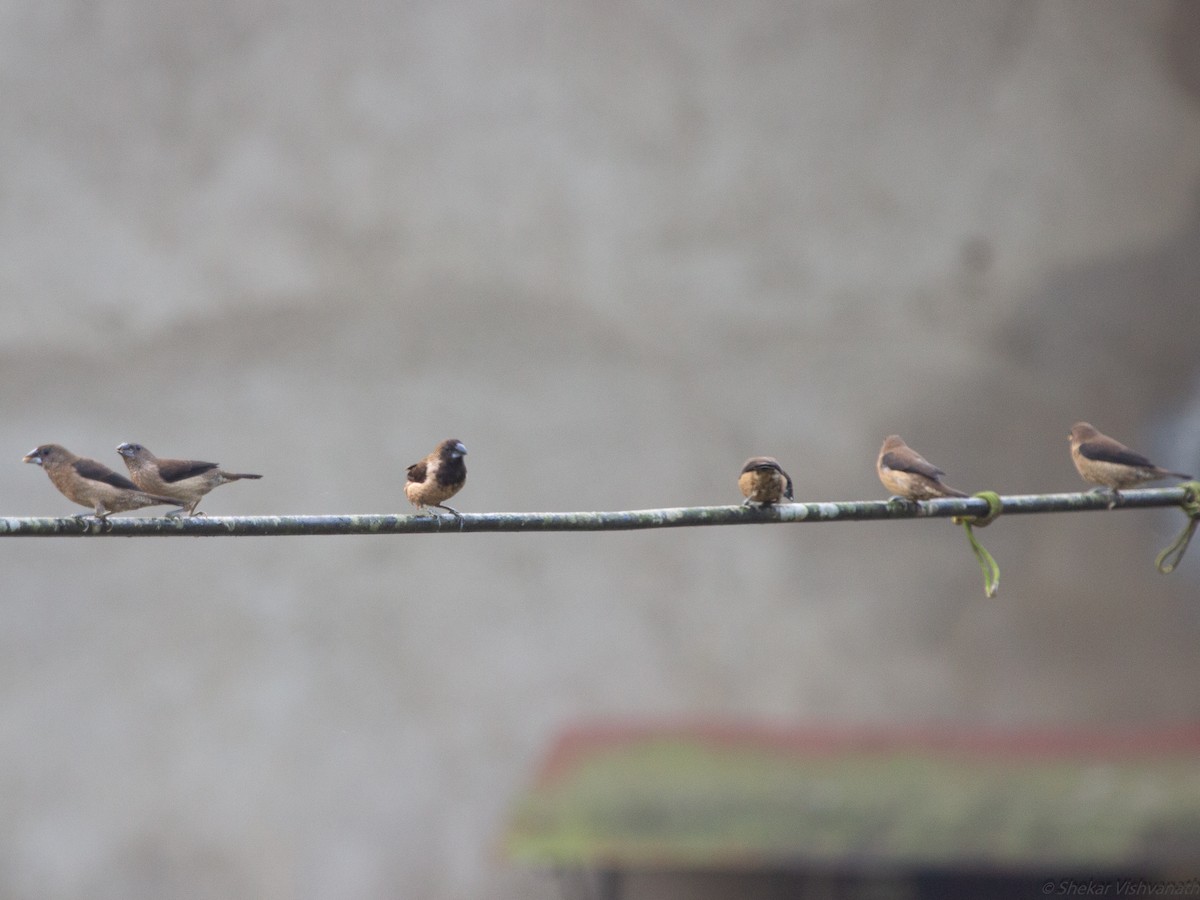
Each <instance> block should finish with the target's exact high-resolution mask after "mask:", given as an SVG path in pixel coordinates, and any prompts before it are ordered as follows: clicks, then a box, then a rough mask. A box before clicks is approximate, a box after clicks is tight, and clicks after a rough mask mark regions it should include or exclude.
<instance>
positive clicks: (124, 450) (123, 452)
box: [117, 444, 129, 456]
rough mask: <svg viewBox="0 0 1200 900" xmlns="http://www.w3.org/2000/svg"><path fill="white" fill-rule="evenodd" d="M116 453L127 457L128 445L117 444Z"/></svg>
mask: <svg viewBox="0 0 1200 900" xmlns="http://www.w3.org/2000/svg"><path fill="white" fill-rule="evenodd" d="M117 452H118V453H120V454H121V455H122V456H129V445H128V444H117Z"/></svg>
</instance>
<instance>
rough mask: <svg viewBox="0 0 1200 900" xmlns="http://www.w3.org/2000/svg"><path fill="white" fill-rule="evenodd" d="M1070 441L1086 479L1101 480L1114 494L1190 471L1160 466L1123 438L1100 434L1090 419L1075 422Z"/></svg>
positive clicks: (1096, 482) (1100, 483)
mask: <svg viewBox="0 0 1200 900" xmlns="http://www.w3.org/2000/svg"><path fill="white" fill-rule="evenodd" d="M1067 439H1068V440H1069V441H1070V442H1071V461H1072V462H1073V463H1075V468H1076V469H1077V470H1078V471H1079V474H1080V475H1081V476H1082V477H1083V480H1084V481H1087V482H1090V483H1091V484H1098V485H1101V486H1103V487H1106V488H1108V489H1109V490H1111V491H1112V492H1113V494H1114V499H1115V495H1116V494H1117V492H1119V491H1120V490H1122V489H1123V488H1131V487H1137V486H1138V485H1139V484H1144V483H1145V482H1147V481H1157V480H1158V479H1160V478H1183V479H1187V480H1191V477H1192V476H1191V475H1184V474H1183V473H1182V472H1170V471H1168V470H1167V469H1163V468H1160V467H1158V466H1156V465H1155V464H1154V463H1152V462H1150V460H1148V459H1146V457H1144V456H1142V454H1140V453H1135V452H1134V451H1133V450H1130V449H1129V448H1128V447H1126V446H1125V445H1124V444H1122V443H1121V442H1120V441H1117V440H1113V439H1112V438H1110V437H1109V436H1108V435H1106V434H1101V433H1100V432H1099V431H1097V430H1096V429H1095V428H1093V427H1092V426H1091V425H1089V424H1088V423H1087V422H1076V423H1075V424H1074V425H1072V426H1071V433H1070V434H1069V435H1068V436H1067Z"/></svg>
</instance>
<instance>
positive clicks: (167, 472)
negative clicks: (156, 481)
mask: <svg viewBox="0 0 1200 900" xmlns="http://www.w3.org/2000/svg"><path fill="white" fill-rule="evenodd" d="M216 467H217V464H216V463H211V462H201V461H200V460H198V459H160V460H159V461H158V474H159V477H161V478H162V480H163V481H165V482H167V484H171V483H172V482H175V481H183V480H184V479H187V478H193V477H195V476H196V475H203V474H204V473H205V472H211V471H212V470H213V469H215V468H216Z"/></svg>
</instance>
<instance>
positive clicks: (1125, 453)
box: [1079, 440, 1154, 469]
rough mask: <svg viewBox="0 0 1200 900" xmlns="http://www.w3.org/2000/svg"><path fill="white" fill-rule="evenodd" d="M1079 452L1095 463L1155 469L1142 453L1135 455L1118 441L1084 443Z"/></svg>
mask: <svg viewBox="0 0 1200 900" xmlns="http://www.w3.org/2000/svg"><path fill="white" fill-rule="evenodd" d="M1079 452H1080V454H1082V455H1083V456H1085V457H1087V458H1088V459H1090V460H1094V461H1095V462H1107V463H1117V464H1118V465H1122V466H1136V467H1137V468H1139V469H1140V468H1150V469H1153V468H1154V463H1152V462H1150V460H1148V459H1146V457H1144V456H1142V454H1140V453H1135V452H1134V451H1132V450H1130V449H1129V448H1128V447H1126V446H1125V445H1124V444H1121V443H1118V442H1117V441H1113V440H1108V441H1084V442H1083V443H1082V444H1080V445H1079Z"/></svg>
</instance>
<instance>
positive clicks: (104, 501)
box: [22, 444, 176, 519]
mask: <svg viewBox="0 0 1200 900" xmlns="http://www.w3.org/2000/svg"><path fill="white" fill-rule="evenodd" d="M22 462H27V463H33V464H34V465H38V466H41V467H42V468H43V469H44V470H45V472H46V474H47V475H49V476H50V480H51V481H52V482H54V486H55V487H56V488H58V489H59V491H61V492H62V494H63V496H65V497H66V498H67V499H68V500H71V501H72V502H74V503H78V504H79V505H80V506H87V507H90V508H91V509H92V511H93V513H94V515H95V516H96V517H97V518H100V519H105V518H108V515H109V514H110V513H118V512H127V511H129V510H131V509H141V508H142V507H143V506H158V505H159V504H168V505H174V504H175V502H176V501H175V499H174V498H172V497H165V496H162V495H156V494H153V493H150V492H147V491H144V490H141V489H140V488H138V486H137V485H136V484H134V483H133V482H132V481H130V480H129V479H128V478H126V477H125V476H124V475H119V474H118V473H116V472H114V471H113V470H112V469H110V468H109V467H108V466H106V465H104V463H101V462H98V461H97V460H94V459H88V458H87V457H86V456H76V455H75V454H74V453H72V452H71V451H70V450H68V449H67V448H66V447H63V446H62V445H60V444H42V445H41V446H40V447H37V448H35V449H33V450H30V451H29V452H28V453H26V454H25V456H24V457H22ZM84 515H86V514H85V513H80V514H79V515H77V516H76V518H82V517H83V516H84Z"/></svg>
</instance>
